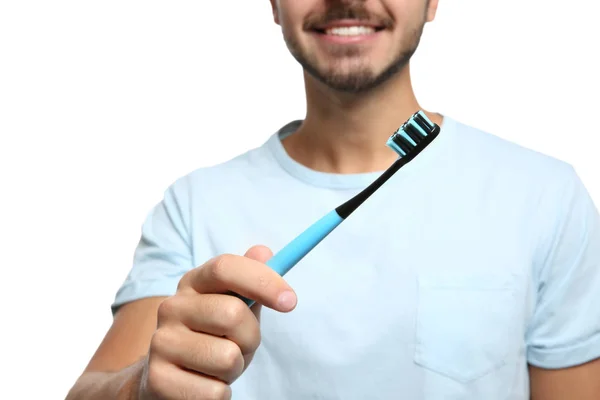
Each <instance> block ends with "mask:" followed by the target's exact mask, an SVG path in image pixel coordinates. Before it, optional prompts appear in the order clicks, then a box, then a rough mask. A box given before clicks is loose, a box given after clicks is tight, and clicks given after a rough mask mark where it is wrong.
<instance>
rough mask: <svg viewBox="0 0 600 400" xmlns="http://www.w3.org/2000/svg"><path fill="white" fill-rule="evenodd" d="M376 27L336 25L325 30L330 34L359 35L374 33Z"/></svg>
mask: <svg viewBox="0 0 600 400" xmlns="http://www.w3.org/2000/svg"><path fill="white" fill-rule="evenodd" d="M374 32H375V29H373V28H371V27H369V26H344V27H336V28H330V29H327V30H325V33H326V34H328V35H336V36H358V35H370V34H371V33H374Z"/></svg>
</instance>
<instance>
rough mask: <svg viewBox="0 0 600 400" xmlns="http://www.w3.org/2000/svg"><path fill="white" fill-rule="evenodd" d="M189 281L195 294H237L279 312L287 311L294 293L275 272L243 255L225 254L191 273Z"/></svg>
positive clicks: (293, 301)
mask: <svg viewBox="0 0 600 400" xmlns="http://www.w3.org/2000/svg"><path fill="white" fill-rule="evenodd" d="M188 284H189V285H190V286H191V287H192V288H193V289H194V290H196V291H197V292H198V293H223V294H230V293H231V292H234V293H237V294H239V295H240V296H244V297H246V298H248V299H252V300H255V301H257V302H258V303H260V304H263V305H264V306H266V307H269V308H272V309H274V310H278V311H284V312H286V311H290V310H292V309H293V308H294V307H295V305H296V294H295V293H294V291H293V289H292V288H291V287H290V285H289V284H288V283H287V282H286V281H285V280H284V279H283V277H281V276H280V275H279V274H278V273H277V272H275V271H273V270H272V269H271V268H269V267H268V266H267V265H266V264H264V263H261V262H259V261H256V260H253V259H250V258H248V257H244V256H238V255H233V254H224V255H220V256H218V257H215V258H214V259H212V260H210V261H209V262H207V263H206V264H204V265H203V266H201V267H199V268H197V269H195V270H193V271H191V272H190V276H189V280H188Z"/></svg>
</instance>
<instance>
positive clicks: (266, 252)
mask: <svg viewBox="0 0 600 400" xmlns="http://www.w3.org/2000/svg"><path fill="white" fill-rule="evenodd" d="M244 257H248V258H251V259H253V260H255V261H259V262H261V263H266V262H267V261H269V259H270V258H271V257H273V252H272V251H271V249H269V248H268V247H266V246H262V245H257V246H252V247H250V248H249V249H248V251H246V254H244ZM250 309H251V310H252V312H253V313H254V316H255V317H256V319H257V320H258V321H259V322H260V310H261V309H262V305H261V304H260V303H258V302H257V303H254V304H253V305H252V307H250Z"/></svg>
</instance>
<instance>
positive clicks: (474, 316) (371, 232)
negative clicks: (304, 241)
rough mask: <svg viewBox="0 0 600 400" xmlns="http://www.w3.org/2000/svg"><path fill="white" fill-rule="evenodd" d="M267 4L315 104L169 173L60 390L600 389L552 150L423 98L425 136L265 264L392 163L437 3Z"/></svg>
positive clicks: (587, 222)
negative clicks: (414, 64) (389, 174)
mask: <svg viewBox="0 0 600 400" xmlns="http://www.w3.org/2000/svg"><path fill="white" fill-rule="evenodd" d="M271 3H272V6H273V15H274V17H275V22H276V23H277V24H279V25H280V26H281V28H282V31H283V36H284V38H285V41H286V43H287V45H288V48H289V49H290V52H291V54H292V55H293V56H294V57H295V58H296V60H297V61H298V62H299V63H300V64H301V65H302V66H303V68H304V71H305V74H304V77H305V83H306V97H307V114H306V118H305V119H304V120H303V121H295V122H292V123H290V124H288V125H286V126H285V127H283V128H282V129H281V130H280V131H278V132H277V133H275V134H273V135H272V136H271V137H270V138H269V140H268V141H267V142H266V143H265V144H264V146H261V147H259V148H257V149H253V150H251V151H249V152H247V153H245V154H242V155H240V156H239V157H236V158H235V159H233V160H230V161H228V162H225V163H223V164H221V165H218V166H214V167H211V168H202V169H199V170H197V171H194V172H192V173H190V174H189V175H187V176H185V177H182V178H181V179H179V180H177V181H176V182H175V183H174V184H173V185H172V186H171V187H170V188H168V190H167V191H166V193H165V197H164V200H163V201H162V202H161V203H160V204H159V205H157V206H156V208H154V210H153V211H152V212H151V213H150V214H149V216H148V219H147V220H146V222H145V224H144V226H143V233H142V238H141V241H140V243H139V246H138V248H137V249H136V253H135V262H134V265H133V268H132V270H131V272H130V274H129V276H128V278H127V280H126V281H125V283H124V284H123V286H122V288H121V289H120V290H119V292H118V294H117V296H116V300H115V303H114V304H113V311H114V315H115V317H114V324H113V326H112V327H111V329H110V331H109V332H108V334H107V335H106V338H105V339H104V341H103V342H102V344H101V345H100V347H99V349H98V351H97V353H96V354H95V355H94V357H93V359H92V360H91V362H90V364H89V366H88V367H87V369H86V371H85V372H84V374H83V375H82V376H81V377H80V379H79V381H78V382H77V383H76V384H75V386H74V387H73V389H72V390H71V392H70V394H69V397H68V398H69V399H229V398H233V399H236V400H250V399H252V400H266V399H278V400H279V399H285V400H295V399H344V400H350V399H360V400H365V399H386V400H387V399H411V400H421V399H477V400H481V399H485V400H496V399H498V400H499V399H514V400H521V399H529V398H531V399H533V400H572V399H577V400H592V399H595V400H597V399H599V398H600V361H598V357H600V296H598V293H599V291H600V268H599V267H600V218H599V215H598V212H597V210H596V208H595V206H594V204H593V203H592V200H591V199H590V197H589V195H588V193H587V192H586V189H585V187H584V185H583V183H582V182H581V181H580V180H579V178H578V176H577V174H576V173H575V171H574V169H573V168H572V167H571V166H570V165H568V164H566V163H564V162H561V161H558V160H555V159H553V158H551V157H548V156H545V155H542V154H539V153H536V152H534V151H531V150H528V149H525V148H522V147H519V146H517V145H515V144H512V143H509V142H507V141H505V140H502V139H500V138H498V137H495V136H493V135H491V134H487V133H485V132H481V131H479V130H477V129H474V128H471V127H468V126H466V125H464V124H461V123H460V122H458V121H455V120H453V119H452V118H451V117H449V116H442V115H440V114H437V113H432V112H427V115H428V116H429V117H430V118H431V119H432V120H433V121H434V122H436V123H437V124H439V125H440V126H441V128H442V130H441V133H440V135H439V136H438V137H437V138H436V139H435V140H434V141H433V143H432V144H431V145H430V146H429V147H427V148H426V149H425V151H423V152H422V153H421V154H420V155H419V156H418V157H417V158H416V159H415V160H414V161H412V162H411V163H409V164H408V165H407V166H406V167H405V168H403V169H402V170H400V171H399V172H398V173H397V175H396V176H394V177H393V178H392V179H391V180H390V181H389V182H388V183H386V184H385V185H384V186H383V187H382V188H381V189H380V190H379V191H378V192H377V193H375V195H373V196H372V197H371V198H370V199H369V200H368V201H367V202H366V203H365V204H364V205H363V206H362V207H361V208H360V209H359V210H358V211H356V212H355V213H354V214H353V215H352V216H351V217H350V218H349V219H348V220H347V221H345V222H344V223H343V224H342V225H340V227H339V228H338V229H337V230H335V231H334V232H333V233H332V234H331V235H330V236H328V237H327V238H326V239H325V240H324V241H323V242H322V243H321V244H320V245H319V246H317V248H315V249H314V251H313V252H311V253H310V254H309V255H308V256H306V258H304V259H303V260H302V261H301V262H300V263H299V264H298V265H297V266H296V267H295V268H294V269H292V271H290V272H289V273H288V274H287V275H285V277H284V278H282V277H280V276H278V275H277V274H276V273H274V272H273V271H272V270H271V269H270V268H269V267H268V266H266V265H265V264H264V263H265V262H266V261H267V260H268V259H269V257H271V256H272V250H271V249H273V250H274V251H276V250H278V249H280V248H282V247H283V246H284V245H285V244H286V243H288V242H289V241H290V240H292V239H293V238H294V237H295V236H296V235H297V234H298V233H300V232H301V231H302V230H303V229H305V228H306V227H307V226H308V225H310V224H311V223H312V222H314V221H315V220H316V219H317V218H319V217H321V216H322V215H324V214H325V213H327V212H329V211H330V210H332V209H333V208H335V207H336V206H338V205H339V204H341V203H343V202H344V201H346V200H347V199H348V198H350V197H351V196H353V195H354V194H355V193H357V192H358V191H360V190H361V189H363V188H364V187H365V186H366V185H368V184H369V183H370V182H372V181H373V180H374V179H375V178H376V177H377V176H379V174H380V173H381V171H383V170H384V169H386V168H387V167H388V166H389V165H390V164H391V163H392V162H393V161H394V160H395V158H396V154H394V153H393V152H392V151H391V150H389V149H388V148H387V147H386V146H385V141H386V139H387V138H388V137H389V135H390V133H391V132H393V131H394V130H396V129H397V128H398V126H399V125H401V124H402V123H403V122H404V121H405V120H406V119H407V118H408V117H410V115H412V114H413V113H414V112H415V111H417V110H419V109H420V106H419V104H418V102H417V100H416V96H415V94H414V93H413V90H412V88H411V79H410V71H409V60H410V58H411V56H412V54H413V53H414V51H415V50H416V48H417V45H418V43H419V39H420V36H421V33H422V30H423V27H424V25H425V24H426V23H427V22H429V21H432V20H433V19H434V16H435V12H436V7H437V3H438V2H437V0H430V1H426V0H363V1H350V0H348V1H342V0H338V1H326V0H303V1H298V0H271ZM257 243H259V244H264V246H262V245H255V244H257ZM266 246H268V247H266ZM236 254H238V255H236ZM241 254H244V255H243V256H242V255H241ZM232 292H233V293H238V294H240V295H242V296H245V297H248V298H251V299H255V300H256V301H257V304H256V305H255V306H253V307H252V308H251V309H250V308H248V307H247V306H246V305H245V304H244V303H243V302H242V301H241V300H240V299H239V298H238V297H235V296H232V295H231V293H232Z"/></svg>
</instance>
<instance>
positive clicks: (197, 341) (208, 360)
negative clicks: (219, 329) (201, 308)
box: [152, 326, 245, 383]
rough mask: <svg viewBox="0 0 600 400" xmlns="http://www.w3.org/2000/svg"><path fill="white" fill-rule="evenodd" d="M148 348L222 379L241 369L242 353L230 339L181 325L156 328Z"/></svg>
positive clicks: (236, 376) (191, 368) (192, 368)
mask: <svg viewBox="0 0 600 400" xmlns="http://www.w3.org/2000/svg"><path fill="white" fill-rule="evenodd" d="M152 349H153V351H154V352H155V354H159V355H160V357H161V358H163V359H165V360H167V361H169V362H170V363H172V364H175V365H177V366H179V367H181V368H184V369H188V370H191V371H195V372H199V373H202V374H204V375H208V376H212V377H215V378H217V379H219V380H222V381H223V382H226V383H231V382H233V381H234V380H235V379H237V378H238V377H239V376H240V375H241V374H242V372H243V371H244V364H245V362H244V357H243V355H242V352H241V351H240V348H239V347H238V346H237V345H236V344H235V343H234V342H232V341H231V340H228V339H225V338H221V337H216V336H212V335H209V334H205V333H199V332H192V331H190V330H188V329H186V328H185V327H182V326H180V327H179V328H175V329H162V330H161V329H158V330H157V331H156V332H155V333H154V336H153V338H152Z"/></svg>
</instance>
